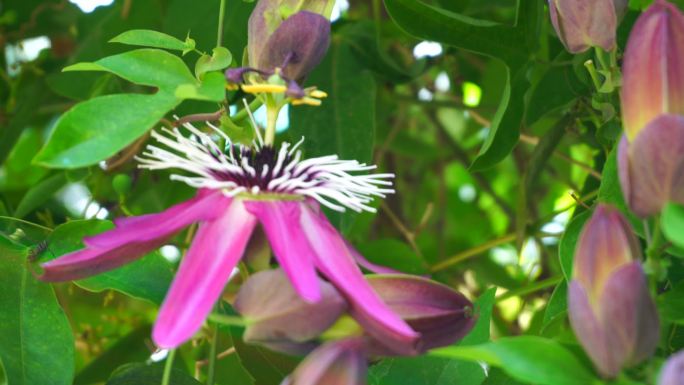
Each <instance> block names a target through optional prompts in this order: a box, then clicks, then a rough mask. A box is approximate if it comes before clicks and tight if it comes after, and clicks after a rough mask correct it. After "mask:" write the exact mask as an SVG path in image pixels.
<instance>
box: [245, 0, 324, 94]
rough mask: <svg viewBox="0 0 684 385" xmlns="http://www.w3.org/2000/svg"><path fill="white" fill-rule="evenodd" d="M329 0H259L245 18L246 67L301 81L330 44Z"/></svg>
mask: <svg viewBox="0 0 684 385" xmlns="http://www.w3.org/2000/svg"><path fill="white" fill-rule="evenodd" d="M333 4H334V1H332V0H305V1H301V0H296V1H295V0H260V1H259V3H258V4H257V6H256V7H255V8H254V11H253V12H252V15H251V16H250V18H249V36H248V43H247V51H248V59H249V67H252V68H255V69H258V70H261V71H266V72H272V71H273V70H275V69H276V68H281V70H282V72H283V75H284V77H285V78H287V79H290V80H295V81H298V82H299V81H301V80H303V78H304V77H306V75H307V74H308V73H309V72H310V71H311V70H312V69H313V68H314V67H315V66H316V65H318V63H320V61H321V60H322V59H323V56H325V53H326V51H327V50H328V46H329V45H330V21H329V20H328V18H329V17H330V12H331V11H332V5H333Z"/></svg>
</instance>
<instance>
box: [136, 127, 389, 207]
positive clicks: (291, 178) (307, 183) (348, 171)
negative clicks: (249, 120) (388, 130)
mask: <svg viewBox="0 0 684 385" xmlns="http://www.w3.org/2000/svg"><path fill="white" fill-rule="evenodd" d="M208 125H209V126H210V127H212V128H213V129H214V130H215V131H216V133H217V134H219V135H222V136H223V137H224V139H226V141H227V143H228V145H227V147H226V149H225V150H222V149H220V148H219V146H218V145H217V144H216V143H215V142H214V141H213V140H212V138H211V136H209V135H207V134H205V133H203V132H201V131H199V130H198V129H197V128H195V127H193V126H192V125H190V124H185V125H184V127H185V128H187V129H188V131H190V133H191V134H192V136H191V137H190V138H186V137H185V136H183V135H182V134H181V133H180V131H178V130H177V129H174V130H173V131H171V130H168V129H164V130H163V131H162V132H161V133H159V132H153V133H152V136H153V137H154V138H155V139H156V140H157V141H158V142H159V143H161V144H163V145H164V146H165V147H166V148H161V147H157V146H153V145H149V146H147V151H146V152H144V153H143V154H142V156H141V157H139V158H138V161H139V162H140V167H141V168H148V169H170V168H175V169H180V170H184V171H186V172H187V173H189V174H191V175H180V174H173V175H171V179H173V180H178V181H182V182H185V183H186V184H188V185H190V186H192V187H195V188H209V189H218V190H221V191H222V192H223V193H224V194H225V195H226V196H231V197H233V196H238V195H239V196H243V197H249V199H259V200H262V199H268V200H272V199H275V200H298V199H304V198H305V197H309V198H313V199H316V200H317V201H318V202H319V203H321V204H322V205H325V206H327V207H329V208H331V209H333V210H337V211H344V210H345V209H346V208H349V209H352V210H354V211H364V210H365V211H375V209H374V208H373V207H371V206H369V203H370V202H371V201H372V200H373V198H374V197H385V194H390V193H393V192H394V190H392V189H391V186H392V182H391V180H390V179H391V178H393V177H394V175H392V174H359V173H364V172H367V171H369V170H372V169H374V168H375V166H368V165H366V164H363V163H359V162H357V161H355V160H340V159H338V157H337V156H336V155H330V156H323V157H318V158H309V159H302V154H301V151H300V150H298V148H299V146H300V145H301V144H302V142H303V139H302V140H300V141H299V142H298V143H297V144H295V145H294V146H291V145H290V144H289V143H283V144H282V145H281V146H280V148H279V149H275V148H273V147H271V146H263V145H259V144H256V143H255V144H254V145H253V146H251V147H248V146H243V145H241V144H234V143H231V141H230V138H228V137H227V136H225V134H223V133H222V132H221V131H220V130H218V129H217V128H216V127H214V126H212V125H210V124H208Z"/></svg>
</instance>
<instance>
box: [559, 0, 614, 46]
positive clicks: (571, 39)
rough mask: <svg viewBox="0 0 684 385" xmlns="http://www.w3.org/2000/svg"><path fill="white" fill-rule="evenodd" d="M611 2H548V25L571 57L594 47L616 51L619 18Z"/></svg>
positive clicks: (600, 0)
mask: <svg viewBox="0 0 684 385" xmlns="http://www.w3.org/2000/svg"><path fill="white" fill-rule="evenodd" d="M622 1H623V0H618V4H616V3H614V2H613V0H549V11H550V13H551V22H552V23H553V27H554V28H555V29H556V33H557V34H558V38H559V39H560V40H561V41H562V42H563V45H565V47H566V48H567V50H568V51H570V52H572V53H580V52H584V51H586V50H587V49H589V48H591V47H594V46H597V47H601V48H603V49H604V50H606V51H610V50H613V49H614V48H615V31H616V29H617V24H618V17H617V13H616V6H618V7H621V6H622V5H621V4H620V2H622Z"/></svg>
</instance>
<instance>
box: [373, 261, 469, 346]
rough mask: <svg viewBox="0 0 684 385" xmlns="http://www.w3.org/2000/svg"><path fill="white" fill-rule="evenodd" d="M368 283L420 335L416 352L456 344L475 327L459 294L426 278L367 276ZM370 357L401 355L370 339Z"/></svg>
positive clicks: (465, 299)
mask: <svg viewBox="0 0 684 385" xmlns="http://www.w3.org/2000/svg"><path fill="white" fill-rule="evenodd" d="M368 282H369V283H370V284H371V286H373V289H375V291H376V292H377V293H378V295H379V296H380V297H381V298H382V300H383V301H384V302H385V303H387V305H388V306H389V307H390V309H392V310H393V311H394V312H396V313H397V314H399V316H400V317H401V318H402V319H403V320H404V321H406V323H408V324H409V326H411V328H412V329H413V330H415V331H416V332H418V333H420V340H419V343H418V351H417V352H416V353H423V352H425V351H427V350H429V349H433V348H436V347H440V346H447V345H451V344H453V343H455V342H456V341H458V340H460V339H461V338H463V337H464V336H465V335H466V334H468V333H469V332H470V330H471V329H472V328H473V326H474V324H475V317H473V315H472V313H473V304H472V303H471V302H470V301H468V299H467V298H465V297H464V296H463V295H462V294H461V293H459V292H457V291H455V290H452V289H451V288H450V287H448V286H445V285H442V284H440V283H438V282H434V281H431V280H429V279H427V278H423V277H417V276H410V275H403V274H388V275H375V276H369V277H368ZM369 350H370V352H371V355H375V356H392V355H397V354H403V353H404V352H396V351H393V350H391V349H389V348H387V347H385V346H383V344H382V341H380V340H377V339H371V340H370V343H369Z"/></svg>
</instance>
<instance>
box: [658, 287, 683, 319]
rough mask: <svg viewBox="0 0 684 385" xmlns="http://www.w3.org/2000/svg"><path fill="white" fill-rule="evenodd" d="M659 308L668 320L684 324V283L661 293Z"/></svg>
mask: <svg viewBox="0 0 684 385" xmlns="http://www.w3.org/2000/svg"><path fill="white" fill-rule="evenodd" d="M658 309H659V310H660V314H661V315H662V316H663V318H665V319H666V320H668V321H672V322H676V323H679V324H684V283H680V284H678V285H676V286H675V287H673V288H672V289H671V290H669V291H667V292H665V293H663V294H661V295H659V296H658Z"/></svg>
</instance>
